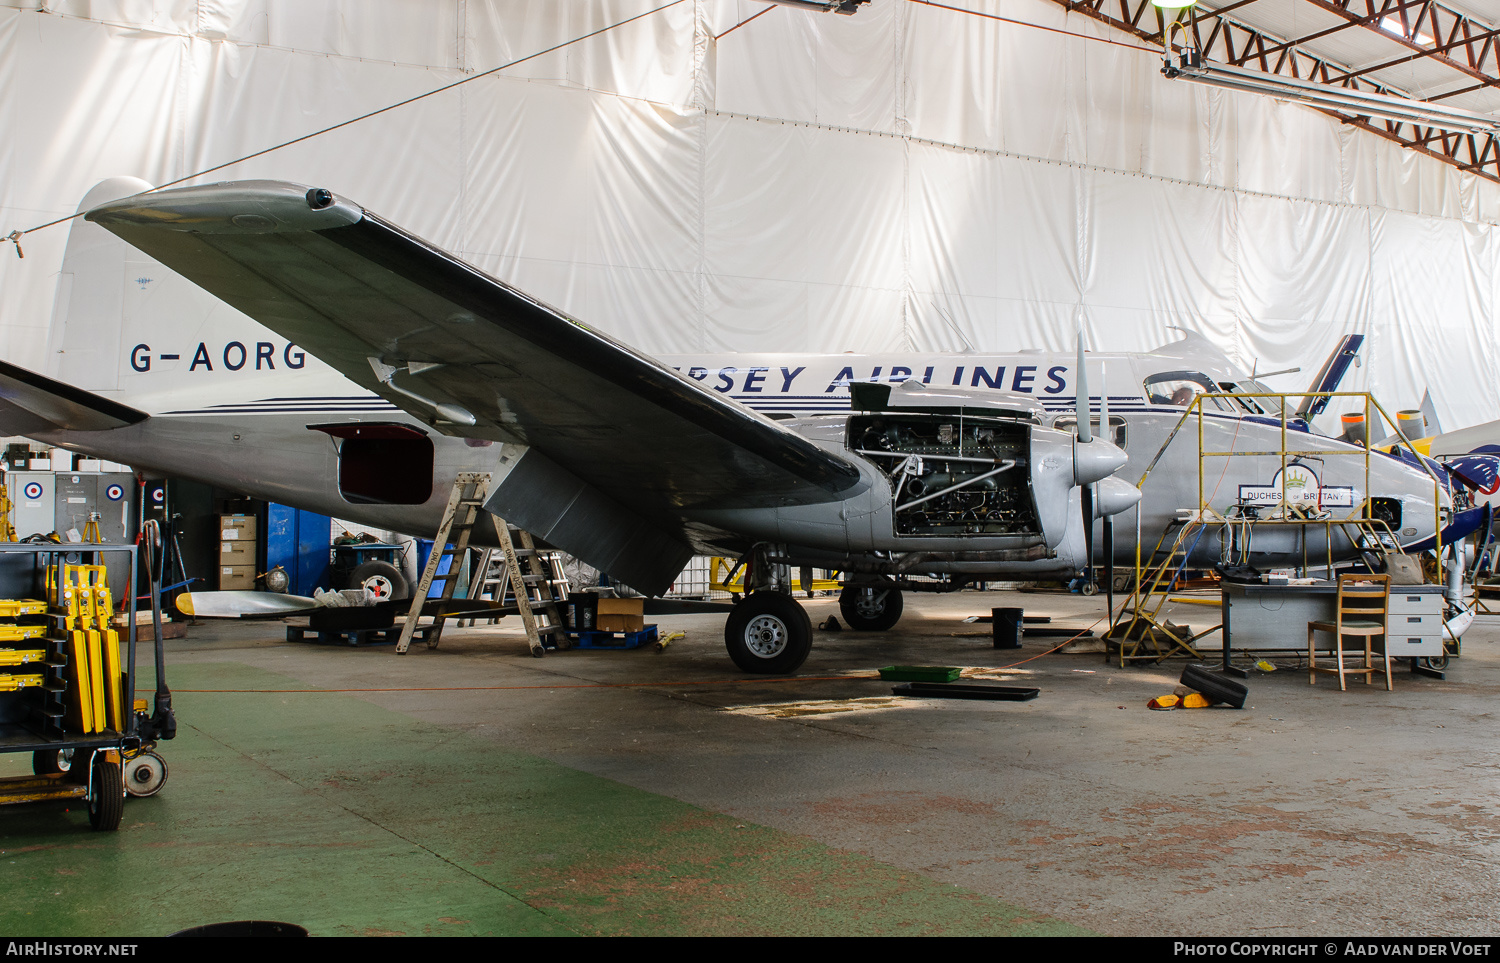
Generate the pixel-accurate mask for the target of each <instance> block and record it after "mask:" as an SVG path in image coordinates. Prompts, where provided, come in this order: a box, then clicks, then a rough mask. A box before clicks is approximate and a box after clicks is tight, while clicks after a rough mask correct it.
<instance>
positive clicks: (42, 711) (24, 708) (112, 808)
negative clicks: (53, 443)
mask: <svg viewBox="0 0 1500 963" xmlns="http://www.w3.org/2000/svg"><path fill="white" fill-rule="evenodd" d="M0 554H7V555H8V554H31V555H33V556H34V557H35V558H36V561H37V564H38V565H39V566H40V569H41V571H42V572H43V573H45V572H47V570H48V568H49V567H50V566H52V565H54V564H55V569H56V571H55V573H54V575H53V577H54V578H55V582H54V583H53V588H54V589H55V592H54V593H45V594H52V597H53V598H55V599H56V600H57V604H49V605H48V606H47V610H46V619H47V629H48V631H47V633H46V637H45V638H38V639H36V640H34V642H30V641H29V642H25V643H21V644H23V645H28V647H30V648H37V647H38V646H36V645H35V644H34V643H42V645H41V647H42V648H44V650H45V652H46V656H45V659H44V661H43V662H42V663H41V664H40V666H39V667H40V668H41V670H42V674H43V677H44V681H43V683H42V685H41V686H28V687H25V688H18V689H15V690H13V691H8V692H0V752H7V753H13V752H29V753H32V759H33V766H32V768H33V771H34V773H35V774H34V775H32V776H29V777H28V776H20V777H9V778H5V779H0V803H19V802H37V801H43V800H55V799H57V800H60V799H86V800H87V801H88V812H89V822H90V823H91V824H92V825H93V826H94V828H95V829H100V830H115V829H118V828H119V825H120V817H121V814H122V811H123V807H124V799H125V785H124V776H123V772H122V764H123V758H124V754H125V753H126V752H128V751H133V750H135V749H137V748H139V747H140V745H141V742H142V740H141V738H140V736H139V734H138V723H139V720H138V716H137V712H136V703H135V685H136V668H135V663H136V626H135V577H134V575H135V572H136V571H137V569H136V546H135V545H120V544H95V543H79V542H71V543H42V544H30V543H0ZM110 554H123V555H125V556H126V557H127V561H128V565H129V568H128V569H127V571H129V572H130V573H131V577H130V578H129V579H128V580H127V582H126V586H127V591H126V593H125V596H126V597H127V598H128V599H129V605H128V606H127V607H126V611H127V613H128V617H127V619H126V634H125V642H126V655H125V659H124V660H123V662H122V664H121V668H122V669H123V673H124V679H123V685H122V692H121V693H120V711H119V717H120V719H121V723H122V724H121V725H120V726H119V728H117V729H110V728H104V729H102V730H101V731H98V732H83V731H80V730H79V729H77V728H73V727H70V726H69V724H68V719H67V715H66V705H67V703H66V696H67V686H66V672H67V666H68V656H67V654H66V646H67V645H68V642H69V639H68V625H67V622H68V618H69V615H68V612H67V610H66V609H65V608H63V607H62V605H61V602H62V600H63V599H64V597H65V585H64V578H65V566H66V565H67V564H69V563H67V562H66V561H65V558H66V556H68V555H81V556H87V555H94V556H101V555H110ZM105 644H108V643H107V642H106V643H105ZM68 751H71V752H72V753H73V754H74V759H75V760H78V759H87V760H88V762H89V765H87V766H86V767H85V768H86V771H84V772H81V773H80V772H76V771H65V772H59V771H55V770H57V769H58V768H59V767H58V766H55V765H52V766H49V765H47V764H45V762H44V760H47V759H49V758H57V756H58V754H61V753H63V752H68ZM79 754H82V755H79ZM76 768H77V767H76V766H75V767H73V769H76Z"/></svg>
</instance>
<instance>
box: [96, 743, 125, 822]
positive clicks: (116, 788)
mask: <svg viewBox="0 0 1500 963" xmlns="http://www.w3.org/2000/svg"><path fill="white" fill-rule="evenodd" d="M95 755H96V758H95V759H94V760H93V763H94V787H93V788H94V791H93V792H92V793H91V794H90V795H89V825H90V826H93V827H94V828H95V829H97V830H99V831H100V832H106V833H112V832H114V831H115V830H116V829H119V828H120V818H121V817H122V816H124V815H125V777H124V775H123V774H122V773H121V771H120V764H119V763H118V762H109V761H107V760H106V759H105V758H104V754H103V753H96V754H95Z"/></svg>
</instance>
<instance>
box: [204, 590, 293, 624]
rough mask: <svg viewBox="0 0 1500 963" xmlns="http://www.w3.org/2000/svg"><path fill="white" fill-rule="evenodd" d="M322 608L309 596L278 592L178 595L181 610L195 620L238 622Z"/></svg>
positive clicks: (241, 591)
mask: <svg viewBox="0 0 1500 963" xmlns="http://www.w3.org/2000/svg"><path fill="white" fill-rule="evenodd" d="M315 608H318V601H317V600H316V599H310V598H308V597H307V596H305V595H278V594H276V593H274V592H252V591H243V590H240V591H234V590H230V591H223V592H184V593H182V594H181V595H179V596H177V609H178V611H180V612H182V614H183V615H191V616H193V617H194V618H199V619H203V618H209V619H238V618H244V617H246V616H268V615H295V614H297V613H299V612H307V611H310V610H312V609H315Z"/></svg>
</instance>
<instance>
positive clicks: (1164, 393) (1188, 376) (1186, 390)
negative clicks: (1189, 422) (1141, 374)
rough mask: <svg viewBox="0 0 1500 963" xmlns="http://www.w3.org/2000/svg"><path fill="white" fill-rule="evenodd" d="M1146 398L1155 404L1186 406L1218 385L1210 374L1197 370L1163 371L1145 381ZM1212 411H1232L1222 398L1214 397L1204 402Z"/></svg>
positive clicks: (1215, 389)
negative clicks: (1210, 378)
mask: <svg viewBox="0 0 1500 963" xmlns="http://www.w3.org/2000/svg"><path fill="white" fill-rule="evenodd" d="M1144 384H1145V387H1146V398H1147V399H1148V400H1149V401H1150V402H1151V404H1153V405H1176V406H1177V407H1179V408H1186V407H1187V406H1188V405H1190V404H1192V403H1193V399H1194V398H1196V397H1198V396H1199V395H1201V394H1207V393H1213V392H1217V391H1218V390H1219V389H1218V387H1217V386H1216V385H1215V384H1214V383H1213V382H1212V381H1210V380H1209V377H1208V375H1205V374H1199V373H1198V372H1196V371H1163V372H1161V373H1160V374H1154V375H1152V376H1151V377H1149V378H1147V379H1146V380H1145V382H1144ZM1204 404H1205V405H1206V406H1208V410H1210V411H1230V410H1232V409H1231V408H1229V407H1228V406H1227V405H1226V404H1225V403H1224V401H1223V400H1222V399H1218V398H1214V399H1210V400H1209V401H1207V402H1205V403H1204Z"/></svg>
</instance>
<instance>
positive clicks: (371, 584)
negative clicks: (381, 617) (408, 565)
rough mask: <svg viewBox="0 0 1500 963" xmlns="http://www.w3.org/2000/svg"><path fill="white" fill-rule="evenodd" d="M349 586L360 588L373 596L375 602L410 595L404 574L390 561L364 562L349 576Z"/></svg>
mask: <svg viewBox="0 0 1500 963" xmlns="http://www.w3.org/2000/svg"><path fill="white" fill-rule="evenodd" d="M349 587H350V588H362V589H365V590H366V591H368V592H369V593H370V594H371V595H373V596H375V600H376V601H377V602H389V601H391V600H393V599H405V598H410V597H411V589H410V588H408V587H407V585H406V576H404V575H402V574H401V570H400V569H398V568H396V566H394V565H392V564H391V563H390V562H366V563H365V564H363V565H361V566H360V567H359V568H357V569H355V570H354V572H353V574H351V575H350V576H349Z"/></svg>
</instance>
